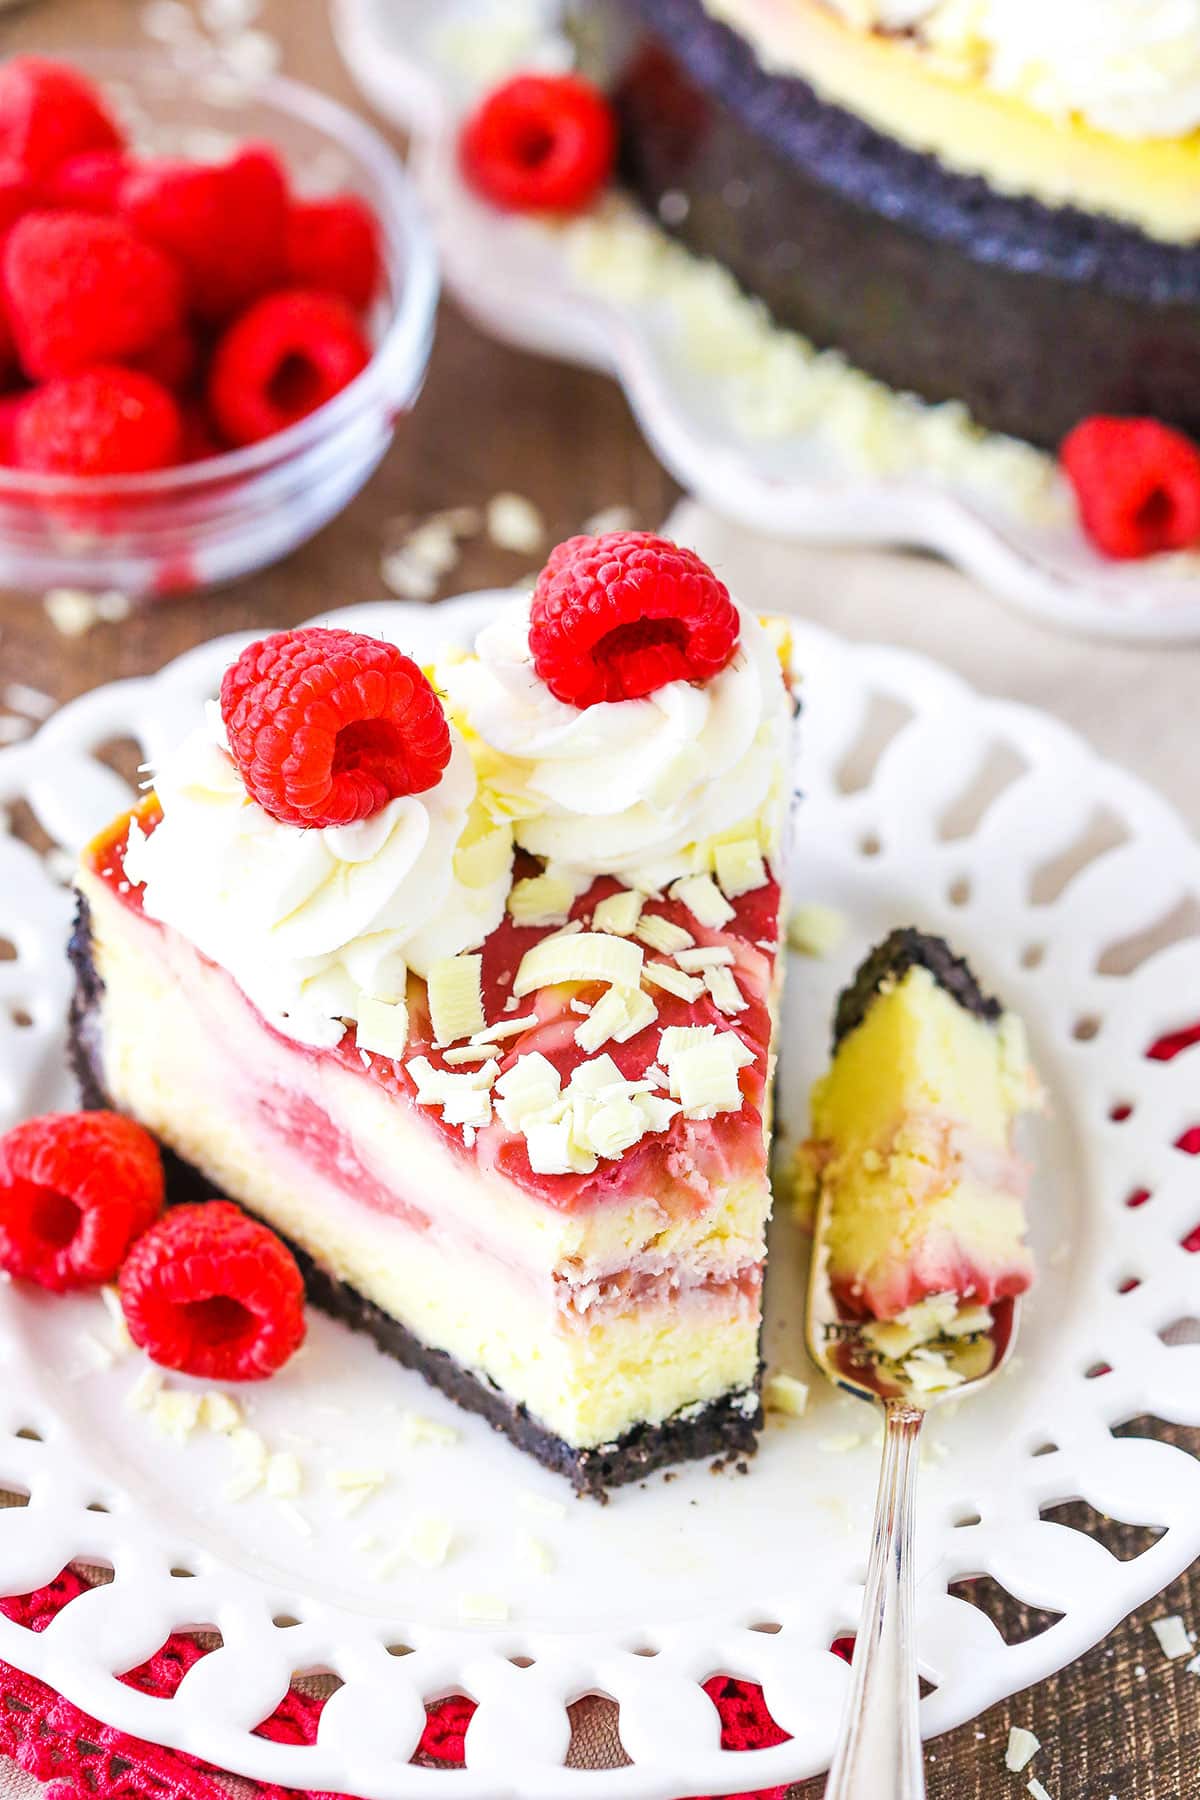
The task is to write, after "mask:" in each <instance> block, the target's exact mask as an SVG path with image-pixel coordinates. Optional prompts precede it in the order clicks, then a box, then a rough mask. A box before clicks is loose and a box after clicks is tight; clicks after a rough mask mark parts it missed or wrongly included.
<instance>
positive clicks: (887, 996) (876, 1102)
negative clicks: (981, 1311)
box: [799, 966, 1037, 1320]
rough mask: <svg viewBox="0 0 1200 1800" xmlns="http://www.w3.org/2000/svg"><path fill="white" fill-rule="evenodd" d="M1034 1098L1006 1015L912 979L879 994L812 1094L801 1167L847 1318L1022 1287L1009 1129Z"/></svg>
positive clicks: (1016, 1163) (1023, 1180)
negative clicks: (994, 1017) (990, 1015)
mask: <svg viewBox="0 0 1200 1800" xmlns="http://www.w3.org/2000/svg"><path fill="white" fill-rule="evenodd" d="M1036 1091H1037V1090H1036V1082H1035V1078H1034V1076H1033V1073H1032V1070H1031V1069H1030V1066H1029V1062H1028V1059H1027V1055H1026V1051H1025V1044H1024V1033H1023V1030H1022V1028H1021V1025H1020V1021H1019V1020H1017V1019H1016V1018H1015V1016H1014V1015H1012V1014H1005V1015H1004V1016H1003V1018H1002V1019H1001V1020H1000V1021H999V1022H998V1023H992V1022H990V1021H988V1020H986V1019H982V1018H980V1017H978V1016H976V1015H975V1014H973V1013H971V1012H970V1011H968V1010H967V1009H966V1008H965V1007H963V1006H962V1005H960V1004H959V1003H958V1001H957V1000H956V999H954V998H953V996H952V995H951V994H950V993H948V992H947V991H946V989H945V988H943V987H942V986H941V985H940V984H939V983H938V982H937V981H936V980H935V979H934V977H933V975H932V974H931V973H930V972H929V970H928V969H926V968H923V967H921V966H914V967H911V968H909V969H908V970H907V971H906V972H905V973H904V974H903V975H902V976H901V977H900V978H899V979H891V978H889V979H888V980H887V981H885V983H884V985H883V987H882V988H881V990H880V991H879V992H878V993H877V994H876V995H875V997H874V998H873V999H872V1000H871V1002H870V1004H869V1007H868V1009H867V1011H866V1014H865V1017H864V1018H863V1019H862V1021H861V1023H859V1024H858V1025H857V1026H856V1027H855V1028H854V1029H853V1030H851V1031H850V1032H849V1033H848V1034H847V1035H846V1036H845V1037H844V1038H843V1039H842V1041H841V1043H840V1044H839V1046H838V1048H837V1051H836V1054H835V1056H834V1060H833V1063H832V1066H831V1068H830V1069H829V1072H828V1073H827V1074H826V1075H825V1076H823V1077H822V1079H821V1080H820V1081H819V1082H818V1083H817V1085H816V1087H815V1088H814V1090H813V1097H812V1126H811V1135H810V1138H809V1141H808V1142H807V1143H806V1144H805V1145H804V1146H803V1147H802V1149H801V1152H800V1160H799V1175H800V1188H801V1193H802V1195H804V1194H807V1196H808V1198H809V1200H810V1201H811V1199H812V1198H814V1197H815V1196H816V1195H817V1194H818V1193H819V1194H820V1195H821V1196H822V1198H823V1199H824V1200H825V1201H826V1202H827V1212H826V1215H825V1242H826V1244H827V1246H828V1258H829V1261H828V1268H829V1277H830V1281H831V1284H832V1287H833V1291H834V1293H835V1295H836V1296H837V1298H838V1300H839V1301H840V1302H841V1303H842V1305H843V1306H844V1307H845V1309H846V1310H847V1311H848V1312H850V1313H852V1314H853V1315H855V1316H858V1317H863V1316H870V1317H873V1318H875V1319H882V1320H895V1319H898V1318H899V1317H900V1316H901V1315H903V1314H905V1313H906V1312H907V1311H908V1309H910V1308H912V1307H914V1306H915V1305H917V1304H918V1303H920V1302H922V1301H925V1300H927V1299H929V1298H930V1297H931V1296H935V1295H939V1296H940V1295H945V1294H949V1295H952V1296H957V1297H958V1298H959V1299H961V1300H973V1301H975V1302H978V1303H980V1304H983V1305H990V1304H992V1303H993V1302H995V1301H996V1300H998V1299H1000V1298H1003V1297H1005V1296H1006V1295H1012V1294H1017V1293H1020V1292H1021V1291H1022V1290H1023V1289H1024V1288H1025V1287H1027V1286H1028V1285H1029V1282H1030V1280H1031V1279H1032V1274H1033V1264H1032V1258H1031V1255H1030V1252H1029V1250H1028V1247H1027V1246H1026V1244H1025V1242H1024V1231H1025V1204H1024V1196H1025V1190H1026V1186H1027V1169H1026V1167H1025V1165H1024V1164H1023V1163H1022V1162H1021V1160H1020V1159H1019V1158H1018V1157H1017V1156H1016V1155H1015V1154H1014V1152H1013V1149H1012V1127H1013V1123H1014V1120H1015V1119H1016V1117H1017V1115H1018V1114H1019V1113H1020V1112H1022V1111H1023V1110H1025V1109H1027V1108H1028V1107H1029V1106H1030V1105H1031V1104H1032V1103H1033V1101H1034V1099H1035V1097H1036Z"/></svg>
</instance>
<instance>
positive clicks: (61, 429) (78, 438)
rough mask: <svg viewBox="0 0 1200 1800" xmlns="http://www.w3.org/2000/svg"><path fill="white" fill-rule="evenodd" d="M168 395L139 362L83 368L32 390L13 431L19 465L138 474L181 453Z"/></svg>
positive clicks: (84, 472)
mask: <svg viewBox="0 0 1200 1800" xmlns="http://www.w3.org/2000/svg"><path fill="white" fill-rule="evenodd" d="M182 439H183V425H182V421H181V420H180V417H179V408H178V407H177V406H176V404H175V402H174V400H173V399H172V397H171V395H170V394H169V393H168V392H167V390H166V389H165V388H164V387H163V386H161V384H160V383H159V382H157V381H154V380H152V378H151V377H150V376H149V375H142V374H140V373H138V371H137V370H135V369H121V368H106V367H103V366H102V367H100V368H95V369H86V370H85V371H84V372H83V374H81V375H65V376H63V377H62V378H61V379H60V380H58V381H48V382H47V383H46V384H45V386H44V387H41V388H38V389H37V390H36V391H35V392H34V393H32V394H30V395H29V397H28V399H27V400H26V402H25V404H24V405H23V406H22V408H21V410H20V414H19V416H18V418H17V420H16V424H15V427H14V431H13V448H14V453H15V458H16V465H17V467H18V468H21V469H33V470H39V471H41V472H42V473H43V474H52V475H133V474H140V473H143V472H145V471H146V470H149V469H165V468H168V467H169V466H170V465H171V464H172V463H173V462H176V461H177V460H178V458H179V453H180V449H181V447H182Z"/></svg>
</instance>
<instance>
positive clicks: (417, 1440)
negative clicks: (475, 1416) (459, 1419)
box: [397, 1412, 458, 1449]
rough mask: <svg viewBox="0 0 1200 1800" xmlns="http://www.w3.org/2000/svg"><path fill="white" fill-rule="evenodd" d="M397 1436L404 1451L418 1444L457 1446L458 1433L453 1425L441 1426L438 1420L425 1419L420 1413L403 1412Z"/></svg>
mask: <svg viewBox="0 0 1200 1800" xmlns="http://www.w3.org/2000/svg"><path fill="white" fill-rule="evenodd" d="M397 1436H398V1437H399V1439H400V1442H401V1443H402V1444H403V1445H404V1446H405V1448H406V1449H415V1448H416V1446H417V1445H419V1444H437V1445H440V1446H443V1447H444V1446H445V1445H447V1444H457V1442H458V1432H457V1431H456V1430H455V1428H454V1426H453V1425H443V1424H442V1423H441V1421H440V1420H438V1419H427V1418H425V1416H424V1415H423V1414H422V1413H412V1412H404V1413H401V1414H400V1421H399V1425H398V1427H397Z"/></svg>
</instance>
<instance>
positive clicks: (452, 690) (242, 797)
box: [73, 534, 793, 1493]
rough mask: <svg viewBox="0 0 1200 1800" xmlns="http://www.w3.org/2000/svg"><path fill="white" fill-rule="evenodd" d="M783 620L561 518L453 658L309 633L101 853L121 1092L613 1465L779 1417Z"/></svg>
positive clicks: (112, 1067) (506, 1395) (253, 1200)
mask: <svg viewBox="0 0 1200 1800" xmlns="http://www.w3.org/2000/svg"><path fill="white" fill-rule="evenodd" d="M400 629H402V624H401V626H400ZM778 641H779V634H778V633H776V632H772V631H771V630H769V629H767V628H765V627H764V626H763V625H762V624H761V623H759V622H758V621H757V620H756V619H754V618H753V617H752V616H750V615H749V614H747V613H745V612H743V611H741V610H740V609H739V608H738V607H737V606H736V605H735V604H734V603H733V602H732V601H731V600H730V598H729V596H728V594H727V593H726V591H725V589H724V588H723V587H722V585H721V584H720V583H719V582H718V581H717V580H716V578H715V577H714V576H713V575H712V574H711V572H710V571H709V570H707V569H706V568H705V566H704V565H703V564H702V563H700V561H699V559H698V558H696V557H694V556H692V555H691V554H690V553H689V552H685V551H682V550H679V549H677V548H676V547H675V546H672V545H669V544H666V543H664V542H663V541H662V540H658V539H654V538H650V537H648V536H647V535H645V534H620V535H614V536H611V537H609V538H604V539H599V540H594V539H588V540H572V541H571V542H570V543H569V544H567V545H564V546H561V547H560V548H559V550H558V551H556V552H555V554H554V556H553V557H552V558H551V561H550V563H549V564H548V566H547V569H546V571H545V572H544V573H543V576H542V577H541V579H540V580H539V583H538V586H537V589H536V590H535V593H534V596H533V599H532V601H530V600H529V599H518V600H511V601H509V602H508V603H507V605H505V606H503V607H502V608H501V609H500V611H499V613H498V616H497V618H496V620H495V622H494V623H493V624H491V625H489V626H488V627H487V628H486V629H485V630H484V631H483V633H482V634H481V636H480V638H479V640H478V643H477V645H476V647H475V649H474V651H473V652H470V653H466V654H464V653H462V652H458V653H455V654H453V655H447V656H446V657H445V659H444V660H443V661H442V662H440V663H439V664H438V666H437V668H436V670H435V671H434V682H435V684H436V686H435V685H431V683H430V681H429V680H428V679H427V678H426V676H425V675H424V674H423V673H422V672H421V671H420V670H419V669H417V667H416V665H415V664H413V663H412V662H410V661H409V659H408V658H407V657H404V656H403V655H402V654H401V653H400V651H399V650H397V649H396V648H395V647H393V646H392V645H390V644H385V643H383V642H382V641H381V640H378V639H369V638H362V637H358V636H355V635H353V634H350V633H346V632H325V633H322V632H318V631H311V630H310V631H301V632H295V633H284V634H280V635H279V636H277V637H275V638H268V639H266V640H264V641H263V643H261V644H258V645H255V646H252V647H251V649H250V650H249V651H247V652H246V653H244V655H243V656H242V657H241V658H240V659H239V661H238V662H237V663H236V664H235V665H234V666H233V668H232V669H231V670H230V671H229V672H228V673H227V674H226V676H225V679H224V682H223V684H222V698H221V704H220V705H219V706H217V705H210V707H209V709H208V713H207V716H206V718H205V719H204V720H199V719H198V720H197V722H196V726H195V729H194V730H193V731H192V732H191V733H190V734H189V735H188V736H187V737H186V739H185V740H184V742H183V743H182V745H181V746H180V747H179V748H178V749H177V750H176V751H175V752H174V753H173V754H172V755H170V756H169V757H167V759H166V760H165V761H164V763H163V765H162V767H161V768H159V769H158V770H157V771H156V778H155V787H154V792H153V793H152V794H151V795H149V796H147V798H146V799H145V800H144V801H143V803H142V804H141V805H140V806H139V807H138V808H137V809H136V810H135V811H134V812H133V813H132V814H130V815H128V816H127V817H125V818H123V819H120V820H118V821H116V823H115V824H114V825H113V826H112V827H111V828H110V829H109V830H108V831H106V832H105V833H103V834H102V835H101V836H100V838H98V839H97V840H96V842H95V843H94V844H93V845H92V846H91V847H90V849H89V850H88V852H87V853H86V855H85V857H84V859H83V864H82V867H81V869H80V872H79V877H78V886H79V895H80V910H79V922H78V927H77V930H76V934H75V939H74V945H73V956H74V959H75V964H76V969H77V974H78V992H77V998H76V1004H75V1015H74V1028H75V1045H76V1058H77V1063H78V1067H79V1070H80V1074H81V1077H82V1080H83V1083H84V1087H85V1091H86V1093H87V1094H88V1096H89V1098H90V1099H91V1100H92V1101H94V1102H97V1103H99V1102H100V1101H102V1100H103V1101H104V1102H106V1103H110V1104H113V1105H116V1106H117V1107H119V1108H121V1109H122V1110H124V1111H126V1112H128V1113H130V1114H132V1115H133V1116H134V1117H136V1118H137V1119H139V1120H140V1121H141V1122H142V1123H143V1124H145V1125H147V1126H148V1127H149V1128H150V1129H151V1130H152V1131H154V1132H155V1133H156V1134H157V1135H158V1137H159V1138H160V1139H161V1140H162V1142H163V1143H164V1144H165V1145H166V1146H167V1147H168V1148H169V1149H170V1150H171V1151H173V1152H174V1153H175V1155H176V1157H177V1158H178V1159H179V1162H180V1163H181V1164H182V1165H185V1166H186V1167H187V1168H189V1169H190V1170H191V1171H193V1172H194V1174H195V1176H196V1177H197V1178H198V1179H199V1181H200V1182H201V1183H202V1190H203V1192H206V1193H208V1194H214V1195H215V1194H217V1193H221V1194H224V1195H227V1196H229V1197H230V1198H233V1199H235V1200H236V1201H238V1202H239V1203H240V1204H241V1205H243V1206H244V1207H245V1208H246V1209H247V1210H248V1211H250V1212H252V1213H254V1214H256V1215H258V1216H259V1217H260V1218H262V1219H264V1220H266V1221H267V1222H268V1223H269V1224H270V1225H272V1226H273V1227H274V1228H275V1229H276V1230H277V1231H278V1232H280V1233H281V1234H282V1235H283V1236H284V1237H285V1238H286V1239H287V1240H288V1241H289V1242H290V1243H291V1244H292V1246H293V1247H294V1248H295V1249H296V1250H297V1251H298V1252H299V1253H300V1256H301V1260H302V1262H303V1265H304V1267H305V1270H306V1273H307V1277H308V1281H309V1291H310V1296H311V1298H312V1299H313V1300H314V1301H315V1302H316V1303H317V1304H318V1305H320V1306H322V1307H324V1308H325V1309H327V1310H328V1311H329V1312H331V1313H333V1314H334V1315H335V1316H337V1317H339V1318H341V1319H343V1320H345V1321H346V1322H347V1323H349V1324H351V1325H353V1326H355V1327H357V1328H361V1329H364V1330H366V1331H368V1332H370V1333H371V1335H372V1336H373V1337H374V1338H375V1339H376V1341H377V1342H378V1344H379V1345H380V1346H381V1347H382V1348H383V1349H385V1350H387V1351H389V1352H391V1353H392V1354H393V1355H395V1356H397V1357H398V1358H399V1359H400V1360H401V1361H403V1362H405V1363H407V1364H409V1365H410V1366H411V1367H414V1368H417V1369H419V1370H420V1371H421V1372H422V1373H423V1374H424V1375H425V1376H426V1377H427V1378H428V1379H429V1380H430V1381H431V1382H433V1383H434V1384H435V1385H436V1386H438V1387H439V1388H440V1389H441V1390H442V1391H443V1392H444V1393H446V1394H449V1395H450V1396H451V1397H452V1398H454V1399H455V1400H457V1401H459V1402H460V1403H461V1404H462V1405H464V1406H466V1407H469V1408H471V1409H472V1410H474V1411H476V1412H479V1413H482V1414H483V1415H484V1416H485V1417H486V1418H487V1419H488V1420H489V1421H490V1422H491V1423H492V1424H493V1425H495V1426H496V1427H498V1428H499V1429H501V1430H503V1431H505V1432H507V1433H508V1435H509V1436H510V1437H511V1438H512V1439H513V1441H514V1442H515V1443H517V1444H518V1445H520V1446H521V1447H522V1448H524V1449H526V1450H528V1451H529V1452H531V1453H532V1454H533V1455H535V1456H536V1457H538V1458H539V1460H541V1461H542V1462H544V1463H546V1464H547V1465H549V1466H550V1467H553V1468H556V1469H559V1470H561V1471H563V1472H564V1473H566V1474H567V1475H569V1476H570V1477H571V1479H572V1480H573V1481H574V1483H575V1484H576V1486H577V1487H579V1488H580V1489H582V1490H586V1491H591V1492H594V1493H602V1492H603V1491H604V1490H605V1489H606V1488H607V1487H609V1486H612V1485H615V1484H617V1483H620V1482H623V1481H628V1480H631V1479H634V1478H636V1477H638V1476H641V1475H642V1474H644V1473H646V1472H647V1471H649V1470H651V1469H654V1468H655V1467H658V1466H660V1465H661V1464H664V1463H667V1462H672V1461H676V1460H679V1459H681V1458H687V1457H694V1456H702V1455H708V1454H712V1453H728V1452H730V1451H736V1452H738V1453H743V1452H745V1451H748V1450H750V1449H752V1448H753V1446H754V1434H755V1429H756V1427H757V1424H758V1422H759V1418H760V1402H759V1391H758V1390H759V1348H758V1340H759V1329H760V1323H761V1301H762V1280H763V1264H764V1255H765V1227H766V1221H767V1217H768V1214H769V1210H770V1190H769V1186H768V1180H767V1162H766V1141H765V1140H766V1120H767V1116H768V1106H769V1085H770V1076H771V1068H772V1052H773V1033H774V1020H775V1016H776V1004H777V990H778V982H779V974H780V970H781V958H780V954H779V944H780V883H779V878H780V873H781V857H782V848H783V834H784V828H785V821H786V815H787V810H788V799H789V794H790V789H791V733H792V716H793V701H792V697H791V693H790V690H789V688H788V685H787V683H786V681H785V678H784V673H783V670H782V668H781V663H780V656H779V650H778Z"/></svg>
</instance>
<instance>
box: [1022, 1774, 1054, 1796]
mask: <svg viewBox="0 0 1200 1800" xmlns="http://www.w3.org/2000/svg"><path fill="white" fill-rule="evenodd" d="M1025 1792H1026V1793H1027V1794H1029V1795H1031V1796H1032V1800H1050V1795H1049V1794H1048V1793H1047V1792H1046V1789H1045V1788H1044V1787H1043V1786H1042V1784H1041V1782H1040V1781H1039V1780H1038V1778H1037V1776H1036V1775H1035V1776H1033V1778H1032V1780H1030V1781H1029V1782H1028V1783H1027V1784H1026V1787H1025Z"/></svg>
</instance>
